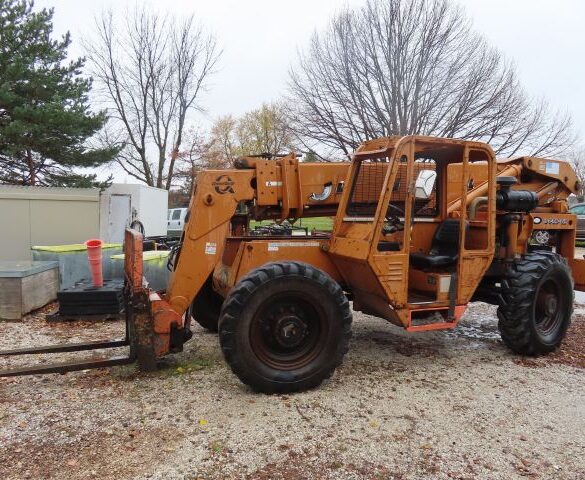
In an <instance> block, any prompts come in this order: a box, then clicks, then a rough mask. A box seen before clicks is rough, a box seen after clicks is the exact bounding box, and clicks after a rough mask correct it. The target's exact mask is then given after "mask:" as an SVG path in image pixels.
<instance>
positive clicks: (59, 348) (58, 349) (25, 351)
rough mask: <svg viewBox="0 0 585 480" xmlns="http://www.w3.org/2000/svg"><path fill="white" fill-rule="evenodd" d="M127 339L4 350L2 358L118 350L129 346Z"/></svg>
mask: <svg viewBox="0 0 585 480" xmlns="http://www.w3.org/2000/svg"><path fill="white" fill-rule="evenodd" d="M128 344H129V343H128V340H126V339H125V338H121V339H113V340H98V341H95V342H85V343H61V344H58V345H45V346H42V347H31V348H20V349H15V350H2V351H0V357H8V356H15V355H32V354H39V353H62V352H82V351H85V350H97V349H101V348H116V347H124V346H126V345H128Z"/></svg>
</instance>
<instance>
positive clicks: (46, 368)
mask: <svg viewBox="0 0 585 480" xmlns="http://www.w3.org/2000/svg"><path fill="white" fill-rule="evenodd" d="M134 361H135V359H134V358H133V356H115V357H108V358H103V357H100V358H93V359H88V360H86V361H81V362H79V361H76V362H63V363H50V364H47V365H33V366H30V367H17V368H12V369H7V370H0V378H1V377H18V376H21V375H39V374H46V373H66V372H75V371H79V370H88V369H91V368H104V367H113V366H116V365H127V364H129V363H134Z"/></svg>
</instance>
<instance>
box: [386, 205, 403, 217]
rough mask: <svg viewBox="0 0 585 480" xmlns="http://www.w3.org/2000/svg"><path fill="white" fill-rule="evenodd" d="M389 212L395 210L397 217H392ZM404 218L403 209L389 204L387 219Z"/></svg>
mask: <svg viewBox="0 0 585 480" xmlns="http://www.w3.org/2000/svg"><path fill="white" fill-rule="evenodd" d="M389 210H393V211H394V212H395V215H390V213H389ZM403 216H404V210H402V208H400V207H398V206H396V205H394V204H393V203H389V204H388V210H386V217H385V218H391V217H403Z"/></svg>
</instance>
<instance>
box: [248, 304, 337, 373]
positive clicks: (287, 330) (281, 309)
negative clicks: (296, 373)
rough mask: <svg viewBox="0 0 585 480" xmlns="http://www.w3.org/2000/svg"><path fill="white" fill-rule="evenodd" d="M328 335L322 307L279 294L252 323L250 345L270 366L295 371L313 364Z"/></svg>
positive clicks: (262, 305)
mask: <svg viewBox="0 0 585 480" xmlns="http://www.w3.org/2000/svg"><path fill="white" fill-rule="evenodd" d="M326 335H327V325H326V321H325V315H324V313H323V311H322V310H321V307H320V306H316V305H314V304H313V303H311V302H309V301H307V300H306V299H304V298H302V297H301V296H300V295H298V296H297V295H294V294H290V293H288V294H283V295H275V296H273V297H271V298H269V299H267V300H266V301H264V302H263V303H262V304H261V305H260V307H259V308H258V309H257V311H256V314H255V315H254V317H253V319H252V323H251V326H250V345H251V347H252V350H253V352H254V354H255V355H256V356H257V357H258V358H259V359H260V360H261V361H262V362H264V363H265V364H266V365H268V366H270V367H272V368H275V369H278V370H294V369H298V368H302V367H304V366H306V365H308V364H309V363H311V362H312V361H313V360H314V359H315V357H317V356H318V355H319V352H320V351H321V350H322V347H323V343H324V341H325V339H326Z"/></svg>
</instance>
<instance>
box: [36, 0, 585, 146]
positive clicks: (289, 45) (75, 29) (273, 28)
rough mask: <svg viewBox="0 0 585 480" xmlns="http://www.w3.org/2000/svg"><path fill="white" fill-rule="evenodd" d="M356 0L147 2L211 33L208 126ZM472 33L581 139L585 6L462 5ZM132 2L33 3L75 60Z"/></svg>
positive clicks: (531, 1)
mask: <svg viewBox="0 0 585 480" xmlns="http://www.w3.org/2000/svg"><path fill="white" fill-rule="evenodd" d="M362 3H363V0H339V1H337V0H288V1H283V0H245V1H244V0H240V1H238V0H232V1H230V0H205V1H203V0H164V1H162V0H151V1H149V2H148V4H149V5H150V6H151V7H152V8H154V9H157V10H160V11H169V12H171V13H175V14H177V15H187V14H191V13H194V14H195V15H196V16H197V17H198V18H199V19H200V21H201V22H202V23H203V24H204V25H205V26H206V27H207V28H208V29H209V30H210V31H211V32H212V33H214V34H215V35H216V37H217V39H218V41H219V44H220V46H221V48H222V49H223V56H222V58H221V61H220V67H219V69H218V72H217V74H216V75H215V76H214V77H213V78H212V80H211V83H210V89H209V92H207V93H206V94H205V96H204V97H202V101H203V106H204V108H205V109H206V114H205V117H206V118H198V119H196V120H197V121H199V122H201V123H203V124H208V122H209V121H210V120H212V119H213V118H215V117H217V116H220V115H224V114H228V113H232V114H236V115H237V114H240V113H243V112H245V111H247V110H250V109H253V108H256V107H258V106H259V105H260V104H261V103H262V102H266V101H271V100H276V99H278V98H279V97H280V96H281V95H282V94H283V93H284V92H285V90H286V81H287V72H288V69H289V67H290V66H291V64H294V61H295V59H296V52H297V49H299V48H301V49H302V48H303V47H304V46H305V45H307V42H308V39H309V37H310V35H311V33H312V32H313V31H314V30H315V29H317V30H322V29H323V28H325V27H326V25H327V23H328V21H329V18H330V17H331V16H332V15H333V14H334V13H335V12H336V11H338V10H340V9H341V8H343V7H344V6H354V5H360V4H362ZM459 3H460V4H461V5H463V6H464V7H465V9H466V11H467V13H468V15H469V16H470V17H471V18H472V20H473V22H474V25H475V27H476V29H477V30H478V31H480V32H481V33H483V34H484V35H485V36H486V37H487V38H488V39H489V40H490V41H491V43H492V44H493V45H494V46H496V47H498V48H499V49H500V50H501V51H502V52H504V54H505V55H506V56H507V57H508V58H509V59H511V60H513V61H514V62H515V63H516V66H517V69H518V73H519V75H520V79H521V81H522V82H523V84H524V86H525V88H526V90H527V92H528V93H529V94H531V95H534V96H544V97H546V98H548V100H549V101H550V103H551V105H552V106H553V107H555V108H561V109H566V110H568V111H569V112H570V113H571V115H572V117H573V120H574V125H575V130H576V131H577V133H578V134H579V135H580V137H581V140H582V141H583V140H584V139H585V87H584V85H585V1H584V0H489V1H488V0H461V1H460V2H459ZM135 4H136V2H135V1H127V0H83V1H82V0H36V2H35V5H36V7H54V8H55V16H54V23H55V33H57V34H61V33H64V32H66V31H67V30H69V31H70V32H71V34H72V37H73V43H72V47H71V49H70V53H71V54H73V55H81V54H82V53H83V51H82V49H81V45H80V40H81V38H87V36H88V35H91V32H92V30H93V29H94V18H95V16H96V15H99V13H100V12H101V11H102V10H104V9H109V8H111V9H112V10H113V11H114V13H115V12H120V13H121V14H123V13H124V12H125V11H126V10H127V9H128V8H131V7H133V6H134V5H135Z"/></svg>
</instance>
